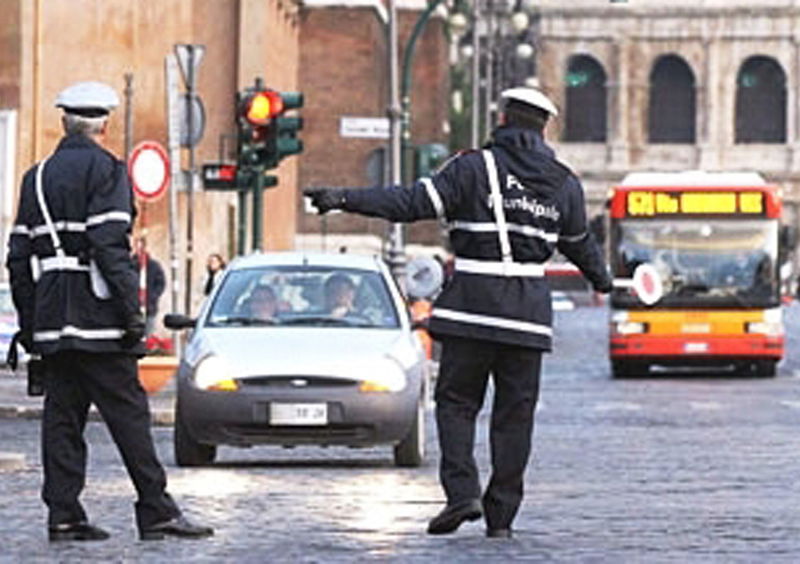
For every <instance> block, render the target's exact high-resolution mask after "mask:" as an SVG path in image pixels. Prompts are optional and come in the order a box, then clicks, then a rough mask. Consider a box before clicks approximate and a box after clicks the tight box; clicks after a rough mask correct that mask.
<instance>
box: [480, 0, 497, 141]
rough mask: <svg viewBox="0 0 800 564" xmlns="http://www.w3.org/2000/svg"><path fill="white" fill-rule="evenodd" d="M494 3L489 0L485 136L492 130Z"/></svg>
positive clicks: (484, 117) (487, 11)
mask: <svg viewBox="0 0 800 564" xmlns="http://www.w3.org/2000/svg"><path fill="white" fill-rule="evenodd" d="M494 20H495V16H494V1H493V0H488V6H487V10H486V68H485V69H484V73H485V76H486V82H485V87H484V98H483V99H484V104H485V106H484V108H483V109H484V114H483V131H484V135H489V132H490V131H491V130H492V102H493V101H494V96H493V95H492V90H494V76H493V75H494V23H495V21H494Z"/></svg>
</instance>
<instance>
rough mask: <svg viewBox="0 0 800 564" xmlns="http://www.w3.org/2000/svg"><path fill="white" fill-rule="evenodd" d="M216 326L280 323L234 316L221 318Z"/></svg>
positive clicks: (275, 320) (215, 323) (215, 322)
mask: <svg viewBox="0 0 800 564" xmlns="http://www.w3.org/2000/svg"><path fill="white" fill-rule="evenodd" d="M213 323H214V325H246V326H248V327H249V326H252V325H275V324H276V323H279V321H278V320H277V319H261V318H258V317H247V316H244V315H232V316H230V317H221V318H220V319H215V320H214V321H213Z"/></svg>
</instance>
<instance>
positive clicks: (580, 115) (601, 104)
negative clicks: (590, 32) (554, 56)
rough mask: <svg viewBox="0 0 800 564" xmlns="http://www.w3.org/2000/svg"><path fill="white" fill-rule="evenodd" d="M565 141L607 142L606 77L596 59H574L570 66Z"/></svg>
mask: <svg viewBox="0 0 800 564" xmlns="http://www.w3.org/2000/svg"><path fill="white" fill-rule="evenodd" d="M565 83H566V85H567V95H566V102H567V108H566V112H564V113H565V120H566V123H565V126H564V141H584V142H593V143H603V142H605V140H606V73H605V71H604V70H603V67H602V66H601V65H600V63H598V62H597V61H596V60H595V59H594V58H592V57H589V56H588V55H574V56H572V57H570V59H569V64H568V65H567V78H566V81H565Z"/></svg>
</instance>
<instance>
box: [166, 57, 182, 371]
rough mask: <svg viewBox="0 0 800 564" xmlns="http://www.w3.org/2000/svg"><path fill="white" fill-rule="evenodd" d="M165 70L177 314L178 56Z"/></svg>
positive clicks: (174, 335)
mask: <svg viewBox="0 0 800 564" xmlns="http://www.w3.org/2000/svg"><path fill="white" fill-rule="evenodd" d="M164 71H165V74H166V83H167V116H168V119H169V124H168V128H167V129H168V132H169V133H168V147H169V164H170V171H169V175H170V186H169V268H170V274H169V276H170V281H171V284H172V301H171V308H172V309H171V311H173V312H175V313H177V312H178V311H179V307H178V304H179V303H180V284H179V282H178V266H179V259H178V182H179V181H180V179H181V176H180V175H181V165H180V147H181V145H180V143H181V142H180V127H179V125H178V63H177V61H176V60H175V55H167V57H166V58H165V59H164ZM172 342H173V343H174V347H175V354H176V355H178V356H180V354H181V352H182V350H183V342H182V341H181V339H180V335H179V333H178V332H177V331H173V332H172Z"/></svg>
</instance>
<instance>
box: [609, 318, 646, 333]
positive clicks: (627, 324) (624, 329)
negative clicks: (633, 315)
mask: <svg viewBox="0 0 800 564" xmlns="http://www.w3.org/2000/svg"><path fill="white" fill-rule="evenodd" d="M612 328H613V331H614V333H617V334H619V335H635V334H637V333H647V324H646V323H641V322H639V321H615V322H614V323H613V324H612Z"/></svg>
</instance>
